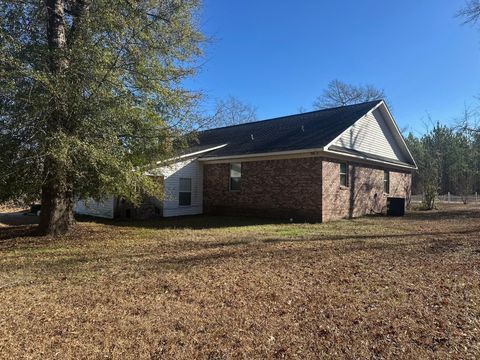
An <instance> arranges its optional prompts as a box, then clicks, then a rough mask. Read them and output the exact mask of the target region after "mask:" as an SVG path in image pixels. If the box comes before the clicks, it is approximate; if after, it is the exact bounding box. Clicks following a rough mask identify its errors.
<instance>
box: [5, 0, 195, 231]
mask: <svg viewBox="0 0 480 360" xmlns="http://www.w3.org/2000/svg"><path fill="white" fill-rule="evenodd" d="M197 8H198V3H197V1H196V0H138V1H133V0H118V1H117V0H115V1H114V0H95V1H92V0H46V1H17V0H9V1H7V0H0V168H1V169H2V172H0V201H7V200H11V199H15V200H18V199H20V198H22V199H25V200H34V199H39V198H41V203H42V212H41V219H40V229H41V231H42V232H43V233H44V234H62V233H64V232H66V231H67V230H68V229H69V228H70V225H72V223H73V205H74V201H75V199H76V198H87V197H93V198H97V199H98V198H101V197H103V196H105V195H107V194H115V195H120V196H123V197H125V198H127V199H129V200H132V201H136V200H138V198H139V196H140V194H142V193H150V194H155V193H157V192H158V190H159V189H158V187H157V186H156V185H155V182H154V181H152V180H150V179H149V178H148V177H146V176H144V175H143V174H142V171H138V169H141V168H143V167H144V166H147V165H148V164H151V163H152V162H154V161H158V160H161V159H163V158H165V157H168V156H169V155H170V153H171V150H172V144H176V143H178V141H179V140H181V139H183V134H185V132H186V131H187V130H188V129H189V127H190V124H189V122H188V120H187V119H188V118H191V117H190V116H189V115H190V113H191V111H192V107H193V105H194V104H195V101H196V99H197V95H196V94H193V93H190V92H188V91H187V90H185V89H184V88H182V80H183V79H185V77H188V76H191V75H192V74H193V73H194V69H195V66H194V65H195V64H194V61H195V59H196V57H197V56H198V55H200V44H201V42H202V40H203V39H202V35H201V34H200V32H199V31H198V27H197V24H196V18H195V16H196V11H197ZM135 169H137V171H133V170H135Z"/></svg>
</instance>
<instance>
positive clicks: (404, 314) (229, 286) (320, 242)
mask: <svg viewBox="0 0 480 360" xmlns="http://www.w3.org/2000/svg"><path fill="white" fill-rule="evenodd" d="M32 229H33V228H28V227H15V228H1V229H0V357H3V358H8V359H10V358H27V359H29V358H32V359H51V358H53V359H54V358H58V359H69V358H75V359H90V358H112V359H131V358H135V359H164V358H179V359H191V358H199V359H230V358H235V359H237V358H244V359H254V358H258V359H261V358H278V359H282V358H285V359H293V358H301V359H310V358H345V359H358V358H407V359H408V358H410V359H423V358H452V359H458V358H471V359H474V358H478V357H480V235H479V234H480V208H478V207H474V206H469V207H464V206H458V207H450V208H447V209H444V210H441V211H438V212H413V213H409V214H408V216H406V217H405V218H387V217H367V218H362V219H357V220H354V221H340V222H333V223H327V224H280V223H271V222H268V221H267V222H265V221H260V220H258V219H243V218H239V219H235V218H212V217H195V218H186V219H177V220H161V221H157V222H145V223H121V222H112V223H103V224H101V223H95V222H80V223H79V224H78V226H77V227H76V229H75V230H74V231H73V232H72V233H71V234H70V235H68V236H66V237H64V238H61V239H51V238H42V237H35V236H33V233H32Z"/></svg>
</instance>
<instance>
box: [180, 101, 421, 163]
mask: <svg viewBox="0 0 480 360" xmlns="http://www.w3.org/2000/svg"><path fill="white" fill-rule="evenodd" d="M380 104H383V101H382V100H377V101H371V102H366V103H361V104H355V105H348V106H342V107H336V108H330V109H324V110H319V111H312V112H308V113H302V114H298V115H290V116H284V117H279V118H274V119H269V120H263V121H255V122H251V123H245V124H240V125H233V126H227V127H222V128H216V129H211V130H205V131H202V132H199V133H198V137H197V140H196V142H195V143H194V144H192V146H191V147H190V148H189V149H188V152H189V153H194V152H197V151H198V150H200V149H202V150H204V149H208V148H212V150H211V151H208V152H204V153H203V154H202V155H201V158H202V159H205V160H208V159H209V158H210V159H213V158H222V157H234V156H247V155H253V154H255V155H259V154H265V155H268V154H269V153H279V152H287V151H301V150H305V151H307V150H312V149H316V150H318V149H323V148H325V147H327V146H328V145H329V144H331V143H332V141H334V140H335V139H337V138H338V137H339V136H340V135H341V134H342V133H344V132H345V131H346V130H347V129H349V128H350V127H351V126H352V125H354V124H355V123H356V122H357V121H358V120H359V119H361V118H362V117H363V116H365V115H366V114H368V113H369V112H370V111H372V110H374V109H376V108H377V107H378V106H379V105H380ZM392 121H393V119H392ZM221 145H223V146H221ZM220 146H221V147H220ZM407 151H408V149H407ZM409 165H414V162H413V159H412V162H411V163H410V164H409Z"/></svg>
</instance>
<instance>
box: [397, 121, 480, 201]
mask: <svg viewBox="0 0 480 360" xmlns="http://www.w3.org/2000/svg"><path fill="white" fill-rule="evenodd" d="M405 140H406V142H407V145H408V147H409V149H410V151H411V152H412V155H413V157H414V159H415V161H416V162H417V165H418V171H417V172H416V173H414V175H413V180H412V182H413V183H412V193H413V194H426V195H427V196H430V197H435V195H436V194H446V193H448V192H450V193H452V194H455V195H469V194H473V193H475V192H479V193H480V133H479V132H477V131H472V130H470V129H468V128H466V127H457V128H449V127H447V126H444V125H440V124H439V123H437V124H436V125H435V126H434V127H433V129H431V130H430V131H428V132H427V133H425V134H424V135H422V136H420V137H416V136H414V135H413V134H412V133H410V134H409V135H408V136H407V137H406V139H405Z"/></svg>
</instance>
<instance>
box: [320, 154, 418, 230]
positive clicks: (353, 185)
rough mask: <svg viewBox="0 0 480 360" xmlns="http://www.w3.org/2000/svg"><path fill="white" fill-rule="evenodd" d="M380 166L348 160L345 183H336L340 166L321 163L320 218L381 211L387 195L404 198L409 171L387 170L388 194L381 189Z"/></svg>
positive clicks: (346, 216) (409, 186)
mask: <svg viewBox="0 0 480 360" xmlns="http://www.w3.org/2000/svg"><path fill="white" fill-rule="evenodd" d="M383 171H384V169H383V168H381V167H375V166H367V165H361V164H355V163H349V186H348V187H341V186H340V165H339V162H337V161H334V160H325V161H324V162H323V169H322V173H323V185H322V188H323V196H322V204H323V205H322V206H323V209H322V219H323V221H330V220H337V219H342V218H350V217H358V216H362V215H366V214H371V213H375V212H381V211H385V208H386V203H387V196H396V197H404V198H406V199H407V203H408V201H409V199H410V193H411V173H410V172H400V171H394V170H390V193H389V194H388V195H387V194H384V192H383Z"/></svg>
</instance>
